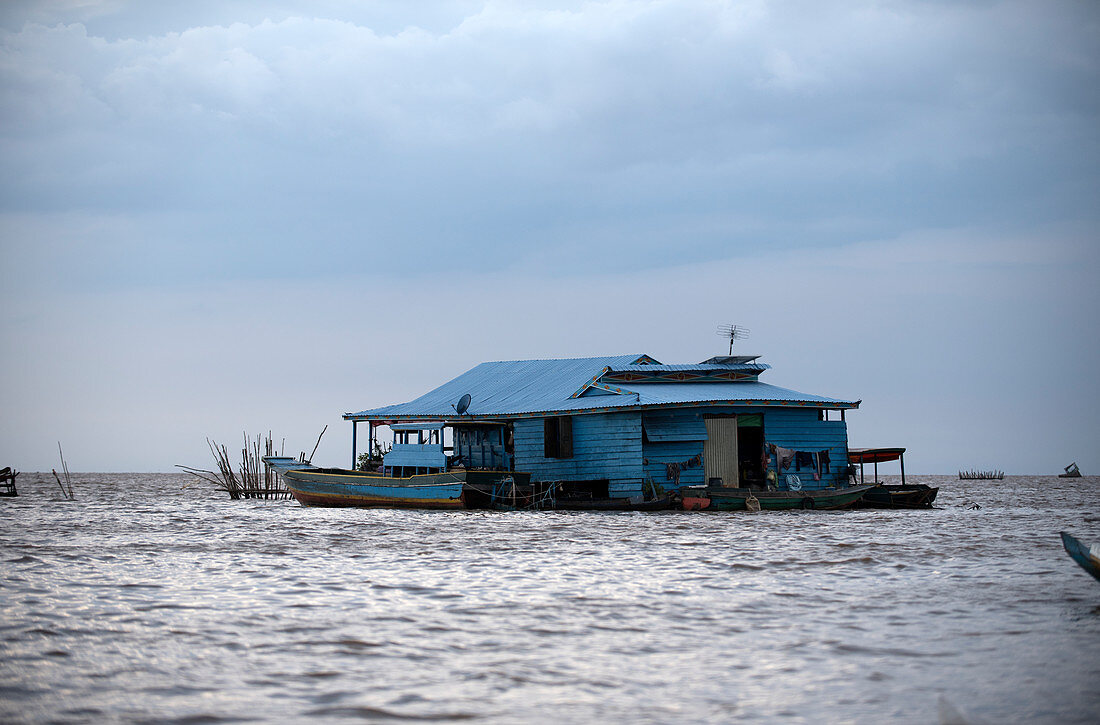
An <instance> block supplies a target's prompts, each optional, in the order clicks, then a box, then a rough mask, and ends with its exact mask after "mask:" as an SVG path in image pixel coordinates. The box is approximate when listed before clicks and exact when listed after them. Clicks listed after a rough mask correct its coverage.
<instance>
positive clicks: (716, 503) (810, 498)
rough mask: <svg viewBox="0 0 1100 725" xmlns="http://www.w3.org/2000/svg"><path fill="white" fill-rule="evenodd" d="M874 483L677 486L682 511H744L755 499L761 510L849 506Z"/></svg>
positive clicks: (841, 507) (822, 508)
mask: <svg viewBox="0 0 1100 725" xmlns="http://www.w3.org/2000/svg"><path fill="white" fill-rule="evenodd" d="M872 488H874V486H852V487H851V488H826V489H820V490H816V491H757V490H754V489H750V488H725V487H721V486H688V487H685V488H683V489H681V492H682V496H683V499H682V504H681V505H682V506H683V509H684V510H685V511H704V510H705V511H745V510H746V509H747V508H748V507H749V505H748V504H749V501H750V500H751V498H755V499H756V500H757V501H758V502H759V505H760V508H761V510H764V511H784V510H791V509H818V510H835V509H844V508H850V507H851V506H852V505H853V504H855V502H856V501H859V500H860V499H861V498H863V496H864V494H866V493H867V492H868V491H870V490H871V489H872Z"/></svg>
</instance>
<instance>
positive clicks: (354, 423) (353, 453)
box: [351, 420, 359, 471]
mask: <svg viewBox="0 0 1100 725" xmlns="http://www.w3.org/2000/svg"><path fill="white" fill-rule="evenodd" d="M358 431H359V421H357V420H353V421H352V422H351V470H353V471H354V470H356V469H357V468H358V467H359V466H358V465H356V464H357V463H358V460H359V458H358V455H357V454H358V450H357V448H356V446H357V444H358V441H357V440H356V438H355V436H356V434H357V433H358Z"/></svg>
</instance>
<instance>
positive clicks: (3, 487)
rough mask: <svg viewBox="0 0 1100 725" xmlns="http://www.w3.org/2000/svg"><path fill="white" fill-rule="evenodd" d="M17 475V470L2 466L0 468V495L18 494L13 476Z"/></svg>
mask: <svg viewBox="0 0 1100 725" xmlns="http://www.w3.org/2000/svg"><path fill="white" fill-rule="evenodd" d="M18 475H19V471H16V470H15V469H14V468H10V467H8V466H4V467H3V468H0V496H18V495H19V491H17V490H16V489H15V477H16V476H18Z"/></svg>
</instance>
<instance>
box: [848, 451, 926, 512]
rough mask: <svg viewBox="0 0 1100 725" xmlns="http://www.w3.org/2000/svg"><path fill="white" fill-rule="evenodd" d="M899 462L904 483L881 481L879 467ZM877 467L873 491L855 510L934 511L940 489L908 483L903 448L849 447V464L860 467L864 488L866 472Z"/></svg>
mask: <svg viewBox="0 0 1100 725" xmlns="http://www.w3.org/2000/svg"><path fill="white" fill-rule="evenodd" d="M891 461H898V462H899V463H900V465H901V483H900V484H887V483H881V482H880V481H879V480H878V464H880V463H889V462H891ZM868 463H870V464H872V465H873V466H874V469H873V472H874V477H875V478H874V482H873V483H874V488H872V489H871V490H870V491H868V492H867V494H866V495H865V496H864V497H863V498H861V499H860V500H859V501H857V502H856V503H855V508H886V509H919V508H932V502H933V501H935V500H936V494H938V493H939V492H940V490H939V489H938V488H933V487H931V486H927V485H925V484H923V483H909V484H907V483H906V482H905V449H904V448H849V449H848V465H850V466H856V465H858V466H859V483H860V485H863V483H864V478H863V469H864V466H865V465H866V464H868Z"/></svg>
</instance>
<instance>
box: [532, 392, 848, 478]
mask: <svg viewBox="0 0 1100 725" xmlns="http://www.w3.org/2000/svg"><path fill="white" fill-rule="evenodd" d="M731 413H732V414H738V415H761V414H763V416H764V439H765V441H766V442H767V443H773V444H775V445H777V446H782V447H783V448H791V449H794V450H797V451H809V452H816V451H822V450H828V451H829V456H830V459H831V460H830V466H829V471H827V472H826V473H825V474H824V475H823V476H822V478H821V480H820V481H815V480H813V472H812V471H811V470H808V469H805V468H803V469H802V470H801V471H796V470H795V469H794V465H793V464H792V466H791V467H790V468H789V469H787V470H784V471H781V472H780V479H779V482H780V487H781V488H783V487H785V485H784V483H783V477H784V476H786V475H787V474H791V473H794V474H796V475H798V476H799V478H800V479H801V481H802V486H803V488H806V489H819V488H829V487H844V486H847V485H848V484H847V478H846V476H845V475H844V471H845V468H846V467H847V465H848V458H847V455H848V431H847V424H846V423H844V422H843V421H821V420H818V411H817V409H815V408H764V407H751V408H749V407H745V408H733V407H715V408H701V407H698V406H692V407H690V408H679V409H676V408H673V409H668V408H666V409H661V410H660V412H659V415H660V420H661V423H662V425H664V426H669V425H676V423H677V422H680V423H682V425H683V428H684V429H685V430H687V429H693V430H697V429H698V421H699V420H700V419H702V418H705V417H706V416H707V415H728V414H731ZM642 416H643V414H642V413H639V412H638V411H631V412H622V413H600V414H588V415H575V416H573V457H572V458H546V457H544V456H543V429H544V424H543V419H542V418H521V419H517V420H515V421H513V431H514V436H515V458H516V464H515V468H516V470H517V471H529V472H530V473H531V476H532V480H535V481H594V480H603V479H607V480H608V481H609V492H610V494H611V496H612V497H625V496H635V495H638V494H640V493H642V486H643V482H644V481H645V479H646V478H647V477H648V478H650V479H651V480H652V481H653V482H654V483H656V484H658V485H660V486H663V487H664V488H665V489H666V490H669V489H673V488H676V487H677V485H676V484H675V483H674V482H673V481H671V480H669V479H668V478H667V470H668V469H667V465H668V464H669V463H680V464H683V463H685V462H687V461H689V460H691V459H693V458H694V457H695V456H701V455H702V453H703V443H704V442H703V440H702V439H700V440H684V441H660V442H658V441H649V440H647V441H646V442H645V443H643V440H642ZM774 466H775V458H774V457H772V458H771V459H770V464H769V467H771V468H774ZM703 471H704V467H703V465H697V466H693V467H691V468H681V472H680V480H679V486H681V487H682V486H698V485H702V484H704V483H705V480H704V473H703Z"/></svg>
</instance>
